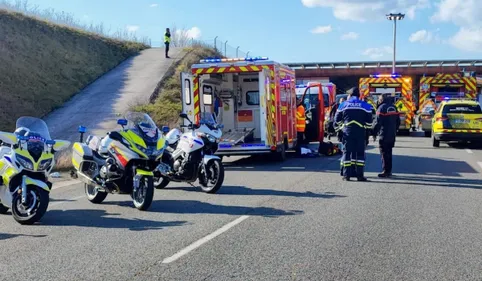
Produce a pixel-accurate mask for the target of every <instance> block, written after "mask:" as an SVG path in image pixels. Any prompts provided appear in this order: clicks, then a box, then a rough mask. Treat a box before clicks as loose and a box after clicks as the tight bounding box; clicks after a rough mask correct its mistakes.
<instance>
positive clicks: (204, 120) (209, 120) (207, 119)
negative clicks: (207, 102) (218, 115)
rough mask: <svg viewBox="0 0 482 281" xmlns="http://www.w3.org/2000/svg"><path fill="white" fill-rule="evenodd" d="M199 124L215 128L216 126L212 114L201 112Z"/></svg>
mask: <svg viewBox="0 0 482 281" xmlns="http://www.w3.org/2000/svg"><path fill="white" fill-rule="evenodd" d="M199 123H200V124H205V125H208V126H212V127H215V126H216V125H217V123H216V120H214V116H213V114H212V113H210V112H201V118H200V121H199Z"/></svg>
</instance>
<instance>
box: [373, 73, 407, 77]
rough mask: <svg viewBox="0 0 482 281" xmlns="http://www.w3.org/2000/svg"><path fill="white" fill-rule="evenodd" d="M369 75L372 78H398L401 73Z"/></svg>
mask: <svg viewBox="0 0 482 281" xmlns="http://www.w3.org/2000/svg"><path fill="white" fill-rule="evenodd" d="M370 77H373V78H400V77H402V75H400V74H398V73H393V74H374V75H370Z"/></svg>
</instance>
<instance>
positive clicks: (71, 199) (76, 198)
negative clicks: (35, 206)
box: [49, 195, 85, 207]
mask: <svg viewBox="0 0 482 281" xmlns="http://www.w3.org/2000/svg"><path fill="white" fill-rule="evenodd" d="M84 197H85V195H82V196H77V197H74V198H68V199H65V200H66V201H64V202H54V203H52V204H49V207H53V206H57V205H60V204H64V203H67V202H69V201H75V200H78V199H80V198H84Z"/></svg>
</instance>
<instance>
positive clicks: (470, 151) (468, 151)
mask: <svg viewBox="0 0 482 281" xmlns="http://www.w3.org/2000/svg"><path fill="white" fill-rule="evenodd" d="M465 151H467V153H468V154H472V153H474V152H473V151H472V150H471V149H469V148H466V149H465Z"/></svg>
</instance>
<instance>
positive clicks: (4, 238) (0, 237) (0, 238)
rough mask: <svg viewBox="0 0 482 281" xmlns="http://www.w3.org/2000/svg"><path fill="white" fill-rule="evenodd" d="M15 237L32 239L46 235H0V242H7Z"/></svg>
mask: <svg viewBox="0 0 482 281" xmlns="http://www.w3.org/2000/svg"><path fill="white" fill-rule="evenodd" d="M15 237H34V238H42V237H47V235H28V234H11V233H0V240H7V239H11V238H15Z"/></svg>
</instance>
